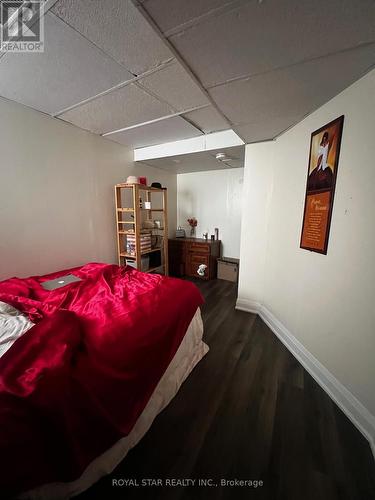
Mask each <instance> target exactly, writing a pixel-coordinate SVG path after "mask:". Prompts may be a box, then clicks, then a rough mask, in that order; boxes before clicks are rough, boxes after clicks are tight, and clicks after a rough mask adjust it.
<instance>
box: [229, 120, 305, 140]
mask: <svg viewBox="0 0 375 500" xmlns="http://www.w3.org/2000/svg"><path fill="white" fill-rule="evenodd" d="M302 118H303V116H301V115H296V116H293V115H287V116H280V117H272V118H269V117H268V118H266V119H265V120H262V121H261V120H258V121H256V122H255V123H248V124H247V125H237V126H235V127H233V129H234V131H235V132H236V133H237V134H239V135H240V137H243V138H244V140H245V141H246V143H247V144H249V143H252V142H260V141H267V140H271V139H274V138H275V137H277V136H278V135H280V134H281V133H282V132H284V131H285V130H287V129H288V128H289V127H291V126H292V125H295V124H296V123H298V122H299V121H301V119H302Z"/></svg>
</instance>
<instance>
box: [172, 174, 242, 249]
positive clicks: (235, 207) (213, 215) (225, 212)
mask: <svg viewBox="0 0 375 500" xmlns="http://www.w3.org/2000/svg"><path fill="white" fill-rule="evenodd" d="M243 173H244V169H243V168H229V169H225V170H210V171H207V172H195V173H191V174H179V175H177V203H178V208H177V211H178V225H180V226H182V227H184V228H185V229H186V233H187V235H188V234H189V230H190V228H189V224H188V223H187V219H188V218H191V217H195V218H196V219H197V220H198V226H197V231H196V236H197V237H199V238H202V237H203V236H202V235H203V233H204V232H206V231H208V233H209V235H211V234H214V229H215V227H218V228H219V239H221V241H222V254H223V255H224V256H225V257H232V258H233V257H234V258H239V254H240V234H241V207H242V185H243Z"/></svg>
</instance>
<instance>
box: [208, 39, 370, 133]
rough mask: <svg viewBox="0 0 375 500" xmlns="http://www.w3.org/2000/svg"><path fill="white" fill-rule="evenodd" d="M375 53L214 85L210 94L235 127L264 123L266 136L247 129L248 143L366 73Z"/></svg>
mask: <svg viewBox="0 0 375 500" xmlns="http://www.w3.org/2000/svg"><path fill="white" fill-rule="evenodd" d="M374 54H375V44H373V45H369V46H366V47H363V48H361V49H356V50H352V51H349V52H343V53H339V54H335V55H333V56H330V57H325V58H322V59H315V60H312V61H309V62H306V63H304V64H299V65H296V66H291V67H289V68H285V69H282V70H277V71H272V72H270V73H266V74H263V75H258V76H254V77H252V78H248V79H246V80H241V81H236V82H232V83H229V84H226V85H222V86H220V87H215V88H214V89H211V91H210V93H211V95H212V97H213V98H214V100H215V101H216V102H217V104H218V105H219V107H220V108H221V109H222V111H223V112H224V114H226V116H227V117H228V118H229V119H230V120H231V121H232V122H233V123H235V124H238V125H245V124H250V125H256V124H257V123H259V124H263V125H262V126H263V132H264V135H263V136H261V137H259V134H258V133H257V134H256V136H253V135H252V134H251V130H253V128H252V127H248V129H247V130H248V131H250V133H249V134H248V135H244V139H246V140H247V141H249V142H253V141H254V140H262V139H270V138H273V137H275V135H277V133H280V132H282V131H283V130H285V128H287V127H289V126H291V125H293V124H295V123H296V122H297V121H299V120H301V119H302V118H303V117H304V116H305V115H306V114H308V113H310V112H312V111H313V110H314V109H316V108H318V107H319V106H321V105H322V104H324V103H325V102H327V101H328V100H329V99H331V98H332V97H334V96H335V95H337V94H338V93H339V92H340V91H341V90H343V89H344V88H346V87H347V86H349V85H350V84H351V83H353V82H354V81H355V80H356V79H357V78H358V77H360V76H361V75H363V74H364V73H366V72H367V71H368V69H369V67H370V66H372V64H373V59H374ZM354 75H356V76H354ZM276 123H277V124H279V127H276ZM276 128H280V130H279V131H277V130H276ZM236 130H238V131H240V129H239V128H237V127H236ZM242 130H245V129H242Z"/></svg>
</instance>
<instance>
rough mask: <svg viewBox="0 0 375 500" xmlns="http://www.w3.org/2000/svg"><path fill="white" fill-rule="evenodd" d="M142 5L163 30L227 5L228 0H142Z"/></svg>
mask: <svg viewBox="0 0 375 500" xmlns="http://www.w3.org/2000/svg"><path fill="white" fill-rule="evenodd" d="M142 3H143V6H144V7H145V8H146V10H147V11H148V13H149V14H150V15H151V17H152V18H153V19H154V20H155V21H156V23H157V25H158V26H159V28H160V29H161V30H162V31H163V33H164V32H166V31H169V30H170V29H173V28H176V27H177V26H180V25H182V24H184V23H187V22H190V21H191V20H195V19H197V18H200V17H201V16H205V15H208V14H210V13H212V12H213V11H215V10H216V9H218V8H220V7H223V6H226V5H228V3H230V1H228V0H204V2H202V0H189V1H188V2H187V1H186V0H173V9H171V2H170V0H144V1H143V2H142Z"/></svg>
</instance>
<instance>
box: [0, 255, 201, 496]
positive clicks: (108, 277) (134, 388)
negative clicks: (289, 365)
mask: <svg viewBox="0 0 375 500" xmlns="http://www.w3.org/2000/svg"><path fill="white" fill-rule="evenodd" d="M69 273H73V274H74V275H76V276H78V277H80V278H82V281H79V282H75V283H71V284H69V285H67V286H64V287H62V288H59V289H57V290H54V291H46V290H44V289H43V288H42V287H41V285H40V283H41V282H43V281H46V280H50V279H54V278H57V277H59V276H63V275H66V274H69ZM0 300H2V301H4V302H7V303H9V304H11V305H13V306H15V307H16V308H17V309H19V310H21V311H23V312H24V313H26V314H27V315H28V316H29V317H30V319H31V320H32V321H34V322H36V325H35V326H34V327H32V328H31V329H30V330H29V331H28V332H26V333H25V334H24V335H23V336H22V337H21V338H20V339H18V340H17V341H16V342H15V343H14V344H13V346H12V347H11V348H10V349H9V350H8V351H7V352H6V353H5V354H4V356H3V357H2V358H0V429H1V431H0V453H1V457H2V460H1V462H2V465H1V469H2V470H1V474H0V476H1V479H0V487H1V493H0V496H2V497H3V496H4V495H10V494H14V493H17V492H18V491H20V490H26V489H30V488H32V487H35V486H37V485H40V484H43V483H46V482H51V481H69V480H73V479H75V478H77V477H79V475H80V474H81V473H82V472H83V470H84V469H85V467H86V466H87V465H88V464H89V463H90V462H91V461H92V460H93V459H94V458H95V457H97V456H98V455H100V454H101V453H103V452H104V451H105V450H107V449H108V448H109V447H110V446H112V445H113V444H114V443H115V442H116V441H117V440H118V439H120V438H121V437H123V436H125V435H127V434H128V433H129V432H130V431H131V429H132V427H133V426H134V424H135V422H136V420H137V418H138V417H139V415H140V413H141V412H142V411H143V409H144V407H145V406H146V404H147V402H148V400H149V398H150V396H151V394H152V392H153V391H154V389H155V387H156V385H157V383H158V382H159V380H160V378H161V377H162V375H163V373H164V372H165V370H166V368H167V367H168V365H169V363H170V361H171V360H172V358H173V356H174V354H175V353H176V351H177V349H178V346H179V345H180V343H181V340H182V338H183V336H184V334H185V332H186V330H187V327H188V325H189V323H190V321H191V319H192V317H193V316H194V313H195V312H196V310H197V307H198V306H199V305H200V304H201V303H202V302H203V299H202V296H201V294H200V292H199V290H198V289H197V288H196V287H195V286H194V285H193V284H192V283H190V282H186V281H181V280H177V279H172V278H165V277H162V276H159V275H151V274H144V273H140V272H138V271H135V270H133V269H131V268H120V267H118V266H114V265H105V264H87V265H85V266H83V267H80V268H75V269H69V270H65V271H61V272H59V273H54V274H51V275H48V276H43V277H33V278H28V279H18V278H12V279H10V280H6V281H3V282H1V283H0Z"/></svg>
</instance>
